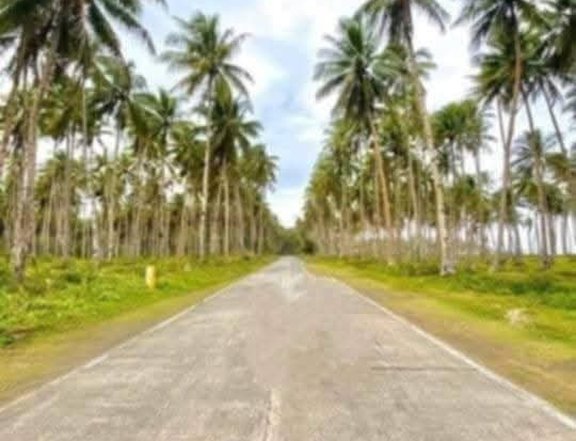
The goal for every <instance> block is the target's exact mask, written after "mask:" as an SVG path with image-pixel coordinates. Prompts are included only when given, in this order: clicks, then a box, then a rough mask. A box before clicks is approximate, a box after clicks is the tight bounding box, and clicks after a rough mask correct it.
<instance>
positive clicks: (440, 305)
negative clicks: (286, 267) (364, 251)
mask: <svg viewBox="0 0 576 441" xmlns="http://www.w3.org/2000/svg"><path fill="white" fill-rule="evenodd" d="M308 264H309V266H310V268H311V269H312V270H313V271H315V272H317V273H320V274H324V275H330V276H333V277H336V278H340V279H342V280H343V281H345V282H347V283H349V284H350V285H352V286H354V287H355V288H357V289H358V290H360V291H361V292H363V293H364V294H365V295H367V296H368V297H370V298H372V299H373V300H375V301H377V302H378V303H380V304H382V305H383V306H386V307H388V308H389V309H391V310H393V311H396V312H397V313H399V314H401V315H403V316H405V317H407V318H408V319H409V320H411V321H412V322H414V323H416V324H418V325H419V326H421V327H422V328H423V329H426V330H428V331H429V332H431V333H433V334H435V335H437V336H438V337H440V338H442V339H443V340H445V341H447V342H449V343H451V344H452V345H454V346H455V347H458V348H459V349H461V350H462V351H463V352H465V353H467V354H468V355H470V356H471V357H472V358H475V359H477V360H478V361H480V362H481V363H483V364H485V365H487V366H489V367H490V368H492V369H494V370H495V371H497V372H499V373H501V374H502V375H504V376H506V377H508V378H510V379H511V380H512V381H514V382H516V383H518V384H520V385H522V386H524V387H526V388H527V389H529V390H531V391H533V392H535V393H537V394H539V395H541V396H543V397H545V398H546V399H548V400H549V401H551V402H553V403H554V404H556V405H557V406H559V407H560V408H562V409H563V410H565V411H567V412H568V413H570V414H572V415H576V259H574V258H562V259H559V260H558V262H557V264H556V265H555V266H554V268H553V269H551V270H549V271H541V270H539V269H538V263H537V261H536V260H535V259H528V260H527V261H526V263H525V265H523V266H516V265H514V264H509V265H508V266H507V267H506V268H504V270H503V271H502V272H498V273H490V272H489V271H488V268H487V267H484V266H482V265H480V264H478V265H476V268H475V270H470V269H468V270H462V271H461V272H459V273H458V274H457V275H455V276H451V277H440V276H438V275H436V274H435V268H434V266H428V265H399V266H395V267H388V266H386V265H385V264H383V263H381V262H376V261H371V260H352V259H349V260H340V259H331V258H316V257H315V258H310V259H309V260H308ZM512 311H521V315H522V317H523V320H522V322H520V323H514V322H513V321H512V320H511V319H510V313H511V312H512Z"/></svg>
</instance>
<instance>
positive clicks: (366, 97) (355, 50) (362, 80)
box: [314, 18, 395, 261]
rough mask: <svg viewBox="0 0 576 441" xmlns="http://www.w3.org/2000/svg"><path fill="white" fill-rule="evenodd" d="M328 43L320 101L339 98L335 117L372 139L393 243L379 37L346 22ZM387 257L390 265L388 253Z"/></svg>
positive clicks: (319, 74)
mask: <svg viewBox="0 0 576 441" xmlns="http://www.w3.org/2000/svg"><path fill="white" fill-rule="evenodd" d="M326 41H327V43H328V44H329V47H327V48H325V49H323V50H321V51H320V52H319V57H320V62H319V63H318V64H317V66H316V70H315V73H314V79H315V80H317V81H322V82H323V84H322V85H321V87H320V88H319V90H318V93H317V96H318V98H320V99H321V98H325V97H327V96H329V95H332V94H336V95H337V100H336V104H335V105H334V109H333V113H334V116H336V117H340V118H345V119H347V120H349V121H351V122H353V123H355V124H358V125H359V126H360V127H361V128H362V130H363V131H364V132H365V133H367V134H368V135H369V143H370V145H371V147H372V153H373V156H374V167H375V176H376V179H377V181H378V184H379V187H380V191H379V192H378V194H379V196H381V198H382V212H383V215H384V227H385V229H386V231H387V233H388V236H389V239H393V238H394V236H395V234H394V232H393V225H392V211H391V206H390V195H389V189H388V177H387V176H386V169H385V166H384V163H383V158H382V152H381V146H380V145H379V131H378V128H377V125H376V116H377V113H376V110H377V109H376V107H377V104H378V103H379V102H381V101H382V100H383V98H384V93H385V88H384V83H383V81H382V78H381V77H379V72H378V71H379V67H378V65H379V64H381V62H382V60H383V59H382V56H381V52H380V45H379V43H378V38H377V35H376V33H375V32H374V31H373V30H372V29H371V28H370V27H369V26H367V24H366V22H365V21H363V20H361V19H358V18H355V19H344V20H341V21H340V23H339V25H338V35H337V36H336V37H332V36H328V37H326ZM380 213H381V211H380V209H377V210H376V216H377V220H376V224H377V225H378V224H379V218H380ZM387 249H388V248H387ZM387 257H388V260H389V261H391V254H390V253H389V252H388V255H387Z"/></svg>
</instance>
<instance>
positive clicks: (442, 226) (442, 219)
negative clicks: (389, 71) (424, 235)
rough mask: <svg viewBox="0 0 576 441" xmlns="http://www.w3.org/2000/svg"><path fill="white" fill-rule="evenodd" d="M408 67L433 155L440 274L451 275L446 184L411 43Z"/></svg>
mask: <svg viewBox="0 0 576 441" xmlns="http://www.w3.org/2000/svg"><path fill="white" fill-rule="evenodd" d="M408 69H409V71H410V76H411V77H412V82H413V84H414V94H415V104H416V110H417V112H418V114H419V116H420V120H421V122H422V127H423V132H424V133H423V134H424V144H425V146H426V149H427V151H428V152H429V154H430V155H431V156H432V160H431V163H430V170H431V173H432V181H433V184H434V194H435V196H436V222H437V228H438V242H439V245H440V274H441V275H449V274H453V273H454V272H455V268H454V262H453V261H452V259H451V257H450V250H449V247H448V241H449V234H448V225H447V222H446V213H445V209H446V204H445V202H444V186H443V184H442V178H441V174H440V170H439V167H438V158H437V154H436V149H435V146H434V136H433V133H432V124H431V122H430V117H429V115H428V111H427V109H426V99H425V92H424V87H423V86H422V83H421V81H420V78H419V76H418V72H417V68H416V60H415V56H414V48H413V47H412V45H411V44H410V45H409V47H408Z"/></svg>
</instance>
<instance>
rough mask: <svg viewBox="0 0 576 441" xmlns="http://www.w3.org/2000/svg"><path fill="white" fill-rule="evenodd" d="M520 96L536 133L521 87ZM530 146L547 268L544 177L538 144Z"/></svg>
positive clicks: (547, 218) (543, 254)
mask: <svg viewBox="0 0 576 441" xmlns="http://www.w3.org/2000/svg"><path fill="white" fill-rule="evenodd" d="M521 93H522V98H523V100H524V106H525V107H526V114H527V116H528V126H529V128H530V134H531V135H534V134H535V133H536V127H535V125H534V117H533V116H532V109H531V107H530V101H529V99H528V96H527V95H526V93H525V91H524V90H523V89H522V90H521ZM530 144H531V147H532V155H533V157H534V158H533V159H534V178H535V180H536V188H537V191H538V210H539V211H540V218H541V221H540V236H541V254H540V257H541V259H542V267H544V268H548V267H549V266H550V263H551V261H550V255H549V248H548V247H549V245H550V246H551V237H550V236H549V235H548V232H549V231H550V230H549V227H548V225H549V222H550V218H549V214H548V208H547V203H546V195H545V193H544V178H543V170H542V152H540V151H539V148H538V146H537V145H536V143H535V141H532V142H530Z"/></svg>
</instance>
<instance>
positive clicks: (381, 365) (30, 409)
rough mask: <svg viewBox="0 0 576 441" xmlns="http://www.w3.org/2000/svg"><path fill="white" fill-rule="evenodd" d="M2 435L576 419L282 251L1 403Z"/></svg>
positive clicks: (562, 431)
mask: <svg viewBox="0 0 576 441" xmlns="http://www.w3.org/2000/svg"><path fill="white" fill-rule="evenodd" d="M0 440H2V441H48V440H49V441H56V440H57V441H116V440H122V441H124V440H126V441H128V440H145V441H149V440H150V441H156V440H166V441H179V440H188V441H312V440H314V441H369V440H373V441H386V440H398V441H400V440H402V441H424V440H427V441H451V440H454V441H468V440H469V441H472V440H474V441H476V440H483V441H508V440H518V441H530V440H534V441H560V440H562V441H564V440H566V441H568V440H576V429H575V428H574V425H573V423H572V422H571V420H569V419H568V418H566V417H563V416H562V415H560V414H559V413H557V412H556V411H554V410H553V409H552V408H551V407H550V406H548V405H547V404H545V403H544V402H542V401H540V400H539V399H537V398H535V397H533V396H531V395H529V394H528V393H526V392H523V391H521V390H519V389H516V388H515V387H513V386H511V385H510V384H509V383H507V382H505V381H504V380H501V379H499V378H498V377H496V376H494V375H493V374H490V373H489V372H487V371H485V370H483V369H482V368H480V367H479V366H476V365H474V364H473V363H471V362H469V361H468V360H466V359H465V358H464V357H463V356H461V355H459V354H457V353H456V352H455V351H453V350H451V349H450V348H448V347H445V346H443V345H442V343H439V342H437V341H435V340H434V339H432V338H431V337H429V336H427V335H425V334H424V333H423V332H422V331H420V330H418V329H416V328H415V327H413V326H411V325H410V324H408V323H406V322H404V321H403V320H401V319H399V318H397V317H395V316H394V315H392V314H391V313H389V312H387V311H385V310H383V309H381V308H379V307H378V306H376V305H374V304H372V303H370V301H369V300H367V299H365V298H363V297H361V296H359V295H357V294H356V293H355V292H354V291H353V290H351V289H350V288H348V287H346V286H345V285H343V284H341V283H339V282H336V281H331V280H327V279H322V278H318V277H314V276H312V275H309V274H307V273H306V272H305V271H304V269H303V267H302V264H301V263H300V262H299V261H297V260H296V259H283V260H280V261H279V262H277V263H275V264H274V265H272V266H271V267H269V268H267V269H266V270H264V271H261V272H260V273H257V274H255V275H253V276H250V277H249V278H247V279H245V280H243V281H241V282H240V283H237V284H235V285H234V286H232V287H230V288H228V289H226V290H225V291H224V292H222V293H221V294H220V295H218V296H216V297H213V298H212V299H211V300H209V301H207V302H205V303H204V304H202V305H200V306H199V307H197V308H196V309H194V310H190V311H187V312H184V313H183V314H181V315H179V316H177V317H175V318H174V319H172V320H170V321H168V322H166V323H164V324H162V325H160V326H157V327H156V328H154V329H151V330H150V331H148V332H146V333H144V334H142V335H140V336H138V337H136V338H135V339H132V340H130V341H128V342H127V343H125V344H124V345H122V346H120V347H117V348H115V349H113V350H111V351H110V352H108V353H106V354H104V355H103V356H102V357H100V358H98V359H96V360H94V361H92V362H91V363H89V364H87V365H86V366H83V367H81V368H79V369H77V370H76V371H73V372H71V373H70V374H68V375H66V376H65V377H63V378H61V379H59V380H57V381H55V382H53V383H51V384H48V385H46V386H45V387H43V388H41V389H40V390H38V391H36V392H34V393H32V394H30V395H28V396H25V397H23V398H21V399H20V400H18V401H16V402H14V403H12V404H10V405H9V406H8V407H6V408H4V409H3V410H0Z"/></svg>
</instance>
